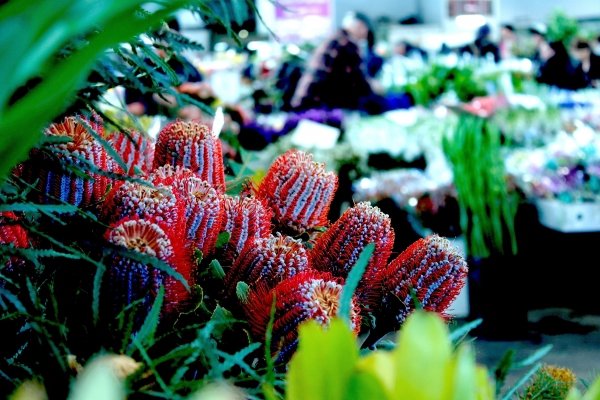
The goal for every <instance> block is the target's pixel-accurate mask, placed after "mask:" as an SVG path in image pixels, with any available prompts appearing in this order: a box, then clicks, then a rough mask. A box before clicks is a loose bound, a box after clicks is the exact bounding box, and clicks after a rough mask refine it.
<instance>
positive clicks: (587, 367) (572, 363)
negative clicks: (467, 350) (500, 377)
mask: <svg viewBox="0 0 600 400" xmlns="http://www.w3.org/2000/svg"><path fill="white" fill-rule="evenodd" d="M528 317H529V334H530V336H531V337H530V339H529V340H521V341H489V340H483V339H476V340H475V349H476V352H477V358H478V361H479V362H480V363H481V364H484V365H486V366H487V367H488V369H489V370H490V371H491V372H492V373H493V370H494V369H495V367H496V365H497V363H498V361H500V359H501V358H502V356H503V355H504V353H505V352H506V351H507V350H509V349H514V350H515V351H516V360H522V359H525V358H526V357H528V356H530V355H532V354H534V353H535V352H536V351H537V350H539V349H540V348H542V347H544V346H546V345H548V344H551V345H552V346H553V347H552V350H550V352H549V353H548V355H546V356H545V357H544V358H543V359H542V362H544V363H546V364H552V365H557V366H562V367H567V368H570V369H571V370H572V371H573V372H574V373H575V374H576V375H577V377H578V378H579V379H580V380H583V381H585V382H590V381H592V380H593V379H594V377H596V376H599V375H600V315H576V314H575V313H573V312H572V311H571V310H568V309H544V310H535V311H530V312H529V315H528ZM527 370H528V369H527V368H523V369H521V370H517V371H513V372H512V373H511V374H510V375H509V376H508V378H507V381H506V385H505V386H504V390H508V389H510V388H511V387H512V386H513V385H514V384H515V383H516V382H518V380H519V379H520V378H521V377H522V376H523V375H525V374H526V372H527ZM515 398H516V397H515Z"/></svg>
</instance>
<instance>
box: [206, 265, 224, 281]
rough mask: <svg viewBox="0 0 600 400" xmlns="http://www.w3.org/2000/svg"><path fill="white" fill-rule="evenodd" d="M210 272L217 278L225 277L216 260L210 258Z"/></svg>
mask: <svg viewBox="0 0 600 400" xmlns="http://www.w3.org/2000/svg"><path fill="white" fill-rule="evenodd" d="M209 267H210V269H211V271H212V274H213V276H214V277H215V278H217V279H223V278H225V271H224V270H223V267H222V266H221V263H220V262H219V261H218V260H212V261H211V262H210V264H209Z"/></svg>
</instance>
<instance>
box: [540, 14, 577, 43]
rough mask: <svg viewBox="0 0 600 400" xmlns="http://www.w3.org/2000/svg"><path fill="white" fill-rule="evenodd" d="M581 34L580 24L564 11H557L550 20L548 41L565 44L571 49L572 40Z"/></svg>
mask: <svg viewBox="0 0 600 400" xmlns="http://www.w3.org/2000/svg"><path fill="white" fill-rule="evenodd" d="M578 33H579V24H578V23H577V20H576V19H575V18H571V17H569V16H568V15H567V14H566V13H565V12H564V11H562V10H556V11H554V12H553V13H552V15H550V18H549V20H548V32H547V35H548V40H549V41H551V42H563V43H564V45H565V46H566V47H567V48H569V45H570V44H571V40H573V38H575V37H576V36H577V34H578Z"/></svg>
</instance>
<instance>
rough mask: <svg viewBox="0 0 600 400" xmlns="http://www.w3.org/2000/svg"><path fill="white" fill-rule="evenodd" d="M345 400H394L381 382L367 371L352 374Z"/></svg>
mask: <svg viewBox="0 0 600 400" xmlns="http://www.w3.org/2000/svg"><path fill="white" fill-rule="evenodd" d="M343 399H346V400H354V399H380V400H392V399H391V398H390V397H389V394H388V392H387V391H386V390H385V388H384V387H383V385H382V383H381V381H380V380H379V379H378V378H377V377H375V376H374V375H373V374H372V373H370V372H366V371H357V372H354V374H352V376H351V377H350V379H349V381H348V386H347V392H346V394H345V395H344V397H343Z"/></svg>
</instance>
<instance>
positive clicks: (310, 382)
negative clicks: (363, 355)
mask: <svg viewBox="0 0 600 400" xmlns="http://www.w3.org/2000/svg"><path fill="white" fill-rule="evenodd" d="M357 360H358V346H357V344H356V340H355V338H354V335H353V333H352V331H351V330H350V329H349V328H348V325H347V324H346V323H345V322H344V321H342V320H340V319H335V320H333V321H332V322H331V324H330V326H329V328H328V329H324V328H323V327H322V326H321V325H319V324H318V323H316V322H314V321H310V322H308V323H305V324H303V325H301V326H300V333H299V344H298V350H297V351H296V354H294V356H293V357H292V360H291V362H290V364H289V368H288V373H287V382H288V387H287V391H286V399H287V400H304V399H311V400H342V399H346V398H347V397H346V395H347V390H348V389H347V387H348V384H349V382H350V379H351V377H352V375H353V371H354V368H355V365H356V362H357Z"/></svg>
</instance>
